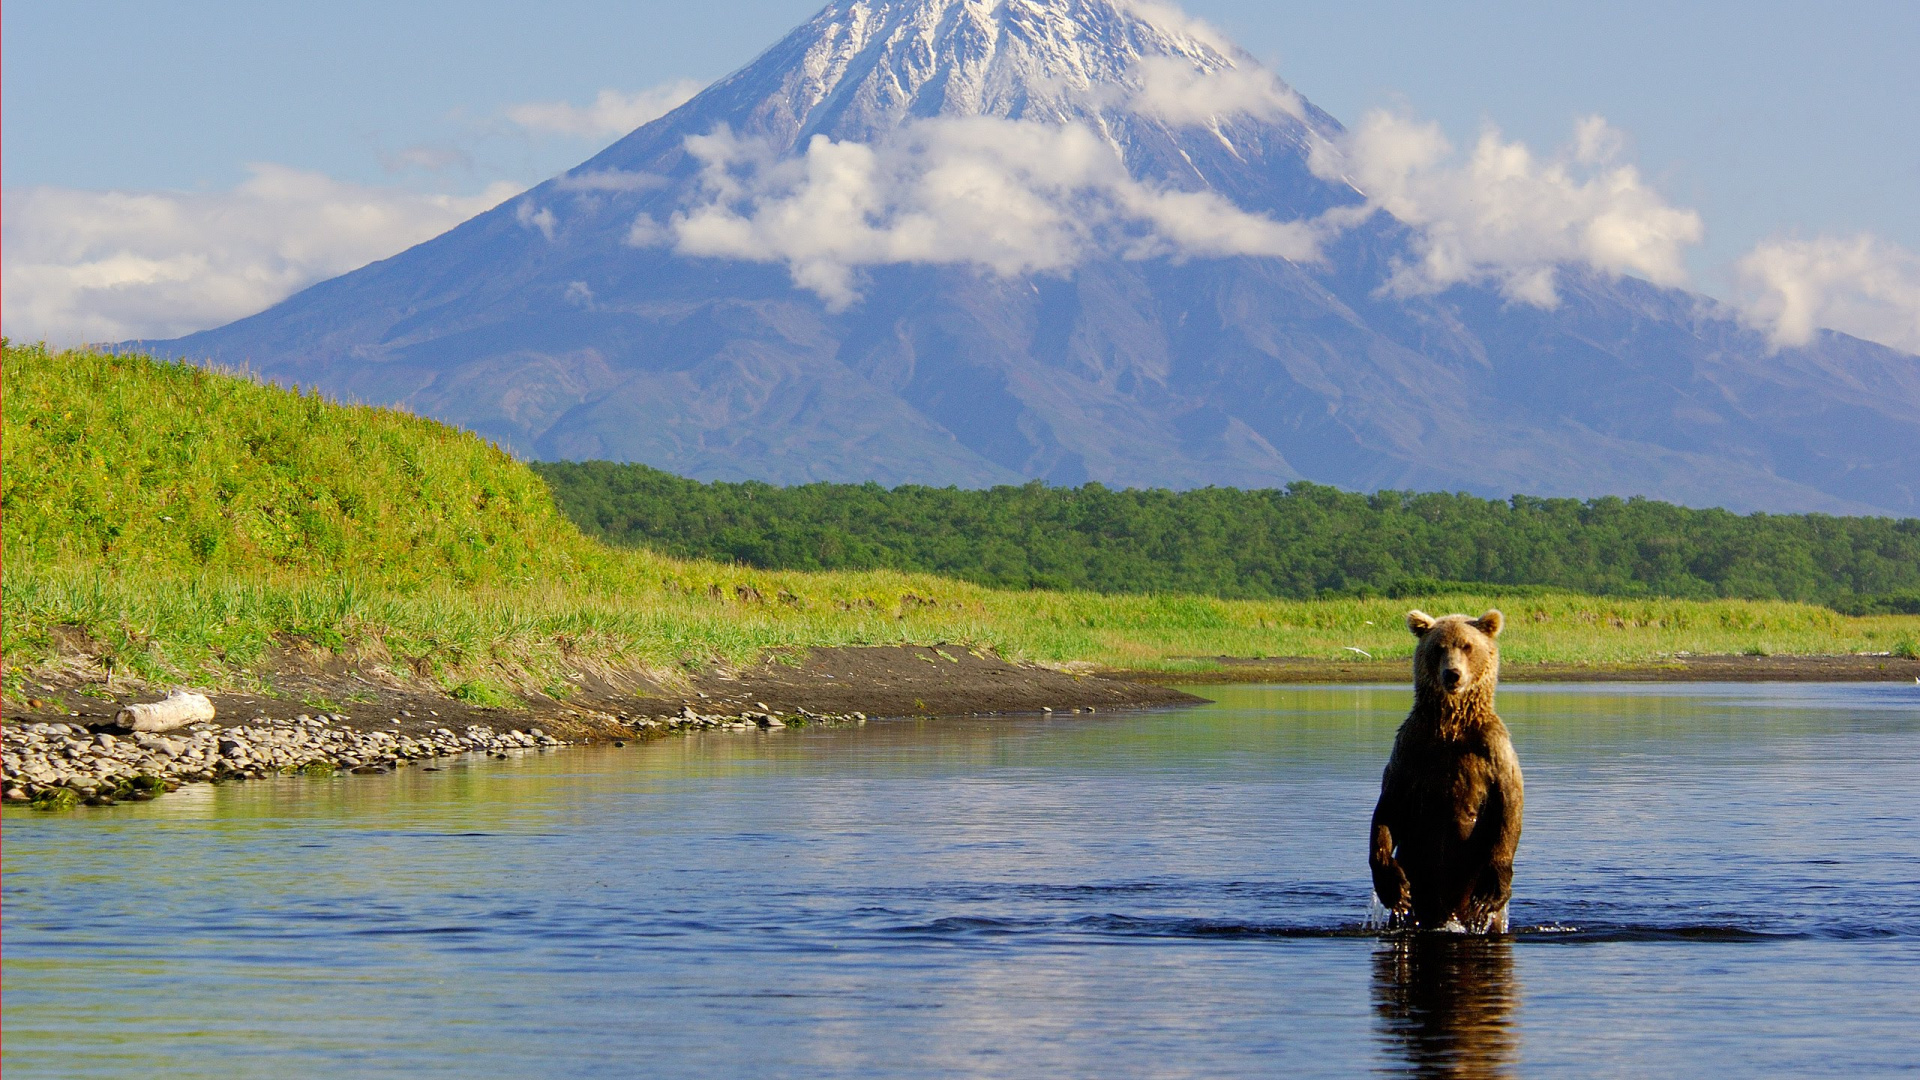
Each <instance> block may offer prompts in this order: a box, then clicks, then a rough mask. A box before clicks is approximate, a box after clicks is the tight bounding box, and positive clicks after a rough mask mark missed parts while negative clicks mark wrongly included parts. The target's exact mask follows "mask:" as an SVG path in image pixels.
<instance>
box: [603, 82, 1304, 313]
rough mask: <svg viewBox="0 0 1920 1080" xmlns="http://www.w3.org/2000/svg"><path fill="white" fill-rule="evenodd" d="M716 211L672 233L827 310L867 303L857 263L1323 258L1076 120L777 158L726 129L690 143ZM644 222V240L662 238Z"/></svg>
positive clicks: (983, 120)
mask: <svg viewBox="0 0 1920 1080" xmlns="http://www.w3.org/2000/svg"><path fill="white" fill-rule="evenodd" d="M687 149H688V151H689V152H690V153H692V154H693V155H694V156H695V157H696V158H697V159H699V160H700V161H701V162H702V163H703V165H704V167H705V170H704V173H703V182H704V187H705V195H706V198H707V201H706V202H705V203H704V204H703V205H699V206H696V207H694V208H692V209H690V210H687V211H683V212H681V213H678V214H676V215H674V217H673V218H672V220H671V221H670V222H668V223H667V225H666V226H665V228H666V229H667V230H669V231H670V232H671V234H672V236H673V238H674V240H675V241H676V247H677V249H678V250H679V251H680V252H682V253H684V254H690V255H709V256H719V257H731V258H743V259H753V260H758V261H766V262H784V263H786V264H787V267H788V270H789V272H790V273H791V274H792V275H793V280H794V282H795V284H797V285H799V286H801V287H802V288H806V289H810V290H812V291H814V292H816V293H818V294H819V295H820V296H821V297H822V298H823V299H825V300H826V301H827V302H828V303H829V304H830V305H832V306H834V307H844V306H845V305H847V304H850V303H852V302H853V301H854V300H856V299H858V295H859V294H858V291H857V289H856V288H855V282H854V275H855V272H856V271H857V269H858V268H860V267H863V266H874V265H882V264H889V263H929V264H932V263H946V264H965V265H973V266H978V267H982V268H984V269H987V270H990V271H992V272H994V273H996V274H1000V275H1003V276H1011V275H1016V274H1024V273H1049V272H1059V271H1062V270H1065V269H1066V268H1068V267H1070V266H1072V265H1074V264H1075V263H1077V262H1079V261H1080V260H1081V259H1082V258H1083V257H1085V256H1086V255H1087V254H1088V253H1089V252H1091V251H1094V250H1107V251H1111V252H1113V253H1116V254H1119V255H1122V256H1125V257H1131V258H1145V257H1151V256H1160V255H1164V256H1171V257H1175V258H1182V257H1194V256H1222V255H1260V256H1275V257H1280V258H1288V259H1296V260H1303V261H1304V260H1312V259H1315V258H1317V257H1318V254H1319V250H1318V244H1317V236H1316V234H1315V232H1314V230H1313V229H1312V228H1311V227H1310V226H1308V225H1306V224H1303V223H1299V222H1278V221H1273V220H1272V219H1269V218H1265V217H1261V216H1259V215H1257V214H1251V213H1247V212H1246V211H1243V210H1241V209H1239V208H1238V207H1236V206H1234V205H1233V204H1232V203H1230V202H1228V201H1227V200H1226V199H1224V198H1221V197H1220V196H1219V195H1216V194H1213V193H1210V192H1183V191H1172V190H1166V189H1162V188H1158V187H1155V186H1152V185H1149V184H1144V183H1141V182H1139V181H1137V180H1134V179H1133V178H1132V177H1131V176H1130V175H1128V173H1127V170H1126V167H1125V165H1124V164H1123V163H1122V162H1121V159H1120V157H1119V155H1118V154H1117V152H1116V151H1115V150H1114V149H1113V147H1112V146H1111V145H1110V144H1108V143H1107V142H1105V141H1104V140H1102V139H1101V138H1100V137H1099V136H1098V135H1096V134H1094V132H1092V131H1091V130H1089V129H1087V128H1085V127H1082V126H1078V125H1054V124H1040V123H1032V122H1026V121H1015V120H1004V119H998V118H993V117H966V118H951V119H943V118H935V119H928V120H922V121H917V122H914V123H911V124H908V125H906V126H904V127H903V128H901V129H900V130H899V131H898V132H897V133H896V134H895V135H894V136H893V137H892V138H890V139H889V140H888V141H886V142H883V143H880V144H875V145H869V144H865V143H856V142H834V141H833V140H831V139H828V138H826V137H825V136H815V137H814V138H813V140H812V141H811V142H810V143H809V144H808V146H807V150H806V152H805V153H804V154H802V155H800V156H799V157H795V158H784V159H783V158H779V157H777V156H776V155H775V154H774V153H773V152H772V151H771V149H769V148H768V147H767V146H765V145H763V144H760V143H756V142H752V141H748V140H742V139H739V138H736V137H734V136H733V135H732V134H731V133H730V132H728V131H727V130H725V129H721V130H719V131H716V132H714V133H713V134H711V135H706V136H696V137H693V138H690V139H688V140H687ZM657 235H658V234H657V231H656V228H655V226H654V223H653V222H652V221H651V219H646V220H645V221H644V222H636V225H635V233H634V236H633V237H632V240H633V242H635V243H643V244H644V243H651V242H656V239H657Z"/></svg>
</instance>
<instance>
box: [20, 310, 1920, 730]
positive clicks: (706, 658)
mask: <svg viewBox="0 0 1920 1080" xmlns="http://www.w3.org/2000/svg"><path fill="white" fill-rule="evenodd" d="M4 379H5V389H6V394H5V420H6V426H5V432H4V453H5V469H4V485H3V490H0V511H3V512H4V532H5V583H4V589H3V590H0V592H3V593H4V596H3V600H4V604H3V608H4V610H3V611H0V614H3V615H4V619H5V635H4V643H3V647H0V651H3V652H4V664H5V667H6V672H7V689H8V691H9V696H15V697H17V695H18V692H19V688H20V683H21V681H22V680H23V679H25V678H26V677H27V675H28V673H30V672H35V671H43V670H45V669H47V668H48V667H49V666H57V665H69V666H71V667H73V668H74V670H75V671H76V672H78V673H79V674H81V675H83V676H85V677H94V676H99V675H102V674H103V673H104V671H105V670H106V668H107V667H108V666H109V664H110V665H111V667H112V669H113V670H114V671H116V672H121V673H125V674H127V675H130V676H132V677H134V678H137V679H142V680H146V681H150V682H161V681H176V682H188V683H194V684H198V685H214V686H218V685H249V684H259V683H261V682H262V681H263V680H265V679H267V678H268V677H269V675H268V667H269V661H270V660H271V659H272V658H273V654H274V652H275V651H276V650H296V651H317V652H321V653H325V654H328V655H333V656H340V657H345V658H348V659H352V660H354V661H357V662H359V663H361V664H364V665H373V666H386V667H390V668H391V669H392V670H393V671H394V672H396V673H399V674H404V675H406V676H408V677H412V678H420V679H431V680H433V681H435V682H437V683H438V684H439V685H440V686H441V687H442V688H443V689H446V690H448V691H456V690H457V691H461V692H463V693H467V694H470V695H477V696H480V697H486V698H489V699H504V698H505V696H507V695H512V694H519V695H527V694H532V693H547V692H560V691H563V690H564V687H565V686H566V685H567V682H568V679H569V676H573V675H577V674H579V673H580V672H581V671H582V670H587V669H604V670H614V669H640V670H643V671H647V672H651V673H654V674H656V675H659V676H663V677H672V675H673V673H674V672H676V671H685V670H689V669H692V668H696V667H700V666H703V665H707V664H712V663H722V664H744V663H748V662H753V661H756V660H757V659H758V658H759V657H761V656H762V655H763V654H765V653H766V652H767V651H768V650H776V651H777V650H799V649H803V648H805V647H808V646H829V645H861V644H892V643H908V642H911V643H925V644H931V643H936V642H952V643H957V644H963V645H968V646H977V647H982V648H989V649H994V650H997V651H999V652H1001V653H1002V654H1004V655H1007V656H1010V657H1014V658H1019V659H1027V660H1036V661H1044V662H1052V663H1076V662H1079V663H1089V664H1094V665H1100V666H1108V667H1123V668H1159V669H1166V670H1181V669H1190V668H1198V667H1203V666H1205V665H1206V661H1205V660H1204V659H1203V658H1206V657H1213V656H1219V655H1231V656H1325V657H1347V656H1351V655H1353V654H1352V653H1350V652H1348V651H1347V650H1348V649H1349V647H1351V648H1357V649H1363V650H1365V651H1367V652H1369V653H1371V654H1372V655H1374V656H1376V657H1382V658H1388V657H1404V656H1406V655H1407V654H1408V653H1410V651H1411V648H1412V645H1413V639H1412V637H1411V636H1410V635H1408V634H1407V633H1406V632H1405V630H1404V629H1403V628H1402V623H1401V616H1402V614H1403V613H1404V612H1405V610H1406V608H1407V607H1409V606H1422V607H1426V608H1428V609H1430V610H1435V611H1440V610H1460V611H1478V610H1481V609H1483V608H1486V607H1492V606H1504V607H1505V609H1506V611H1507V613H1508V615H1509V618H1510V619H1511V625H1512V627H1513V629H1512V631H1511V632H1510V633H1509V634H1508V636H1507V638H1506V646H1505V649H1506V655H1507V656H1508V657H1509V658H1510V660H1512V661H1514V662H1521V663H1524V662H1527V661H1531V660H1564V661H1588V662H1595V663H1618V662H1633V661H1642V660H1648V659H1652V658H1657V657H1662V656H1668V655H1671V654H1673V653H1674V652H1679V651H1691V652H1695V653H1728V652H1747V651H1754V650H1759V651H1766V652H1773V653H1813V652H1847V651H1889V650H1891V649H1893V648H1894V647H1895V645H1896V643H1897V642H1900V641H1903V640H1911V638H1912V636H1913V634H1914V631H1915V628H1916V627H1920V619H1916V618H1913V617H1901V616H1884V617H1876V618H1865V619H1851V618H1846V617H1843V616H1841V615H1838V614H1836V613H1834V612H1832V611H1829V610H1827V609H1824V608H1818V607H1812V606H1808V605H1802V604H1791V603H1777V602H1755V601H1678V600H1659V599H1601V598H1593V597H1585V596H1579V595H1574V594H1561V593H1541V592H1539V591H1537V590H1527V591H1526V592H1525V594H1524V595H1512V596H1503V595H1502V594H1501V593H1500V592H1499V591H1497V590H1492V589H1490V590H1487V591H1484V592H1462V593H1456V594H1448V595H1438V596H1432V597H1423V598H1418V599H1415V600H1405V599H1403V600H1356V599H1344V600H1324V601H1230V600H1220V599H1215V598H1210V597H1196V596H1171V595H1155V596H1137V595H1136V596H1103V595H1097V594H1090V593H1070V592H1006V591H996V590H992V589H987V588H983V587H980V586H976V585H970V584H967V583H963V582H957V581H953V580H949V579H942V578H938V577H933V576H930V575H924V574H902V573H895V572H890V571H873V572H841V573H805V572H768V571H759V570H752V569H749V568H745V567H740V566H732V565H725V564H720V563H713V562H704V561H698V560H681V559H673V558H667V557H664V556H660V555H657V554H653V553H650V552H646V551H638V550H630V549H612V548H608V547H605V546H603V545H601V544H599V543H597V542H595V541H592V540H589V539H587V538H586V537H584V536H582V535H581V534H580V533H579V532H578V530H577V529H575V528H574V527H573V526H572V525H571V524H570V523H569V522H567V521H566V520H565V519H564V518H563V517H561V515H560V514H559V513H558V511H557V510H556V509H555V508H554V506H553V504H552V501H551V500H550V499H549V498H548V496H547V492H546V489H545V487H544V485H543V484H542V483H541V481H540V480H539V478H538V477H537V476H535V475H534V474H533V473H532V472H531V471H530V470H528V469H527V468H526V467H525V466H524V465H522V464H520V463H519V462H516V461H514V460H513V459H512V458H511V457H510V456H508V455H507V454H505V453H504V452H502V451H500V450H499V449H498V448H496V447H493V446H491V445H489V444H487V443H485V442H483V441H482V440H480V439H478V438H477V437H475V436H473V435H471V434H469V433H464V432H460V431H457V430H455V429H452V428H449V427H446V426H445V425H441V424H437V423H434V422H432V421H428V420H423V419H420V418H417V417H413V416H408V415H406V414H404V413H399V412H395V411H392V410H383V409H371V408H361V407H348V406H341V405H337V404H333V403H330V402H327V401H325V400H324V399H321V398H319V397H316V396H314V395H311V394H301V393H296V392H294V391H290V390H284V389H279V388H275V387H270V386H262V385H259V384H257V383H254V382H252V381H250V380H247V379H244V378H237V377H234V376H229V375H221V374H218V373H213V372H208V371H205V370H203V369H199V368H195V367H190V366H185V365H178V364H169V363H163V362H157V361H154V360H150V359H147V358H144V357H117V356H104V355H100V354H96V353H91V352H65V353H52V352H49V351H47V350H45V349H43V348H38V347H24V348H23V347H16V346H11V345H9V346H7V347H6V348H5V357H4Z"/></svg>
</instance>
